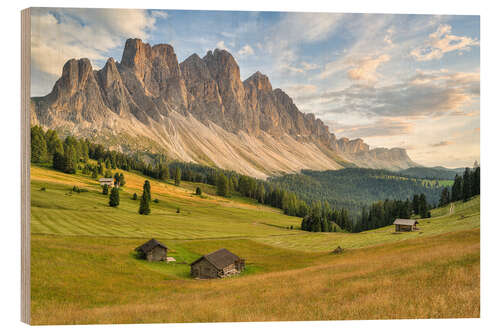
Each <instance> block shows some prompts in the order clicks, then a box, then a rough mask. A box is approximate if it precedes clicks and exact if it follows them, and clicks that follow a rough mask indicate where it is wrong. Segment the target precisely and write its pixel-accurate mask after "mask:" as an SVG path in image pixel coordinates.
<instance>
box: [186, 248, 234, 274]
mask: <svg viewBox="0 0 500 333" xmlns="http://www.w3.org/2000/svg"><path fill="white" fill-rule="evenodd" d="M202 259H206V260H207V261H208V262H209V263H211V264H212V265H214V266H215V267H216V268H217V269H223V268H224V267H226V266H228V265H231V264H234V262H235V261H238V260H240V257H238V256H237V255H236V254H234V253H232V252H230V251H228V250H226V249H219V250H217V251H215V252H212V253H209V254H205V255H204V256H203V257H201V258H199V259H198V260H196V261H194V262H193V263H192V264H191V265H194V264H196V263H197V262H198V261H200V260H202Z"/></svg>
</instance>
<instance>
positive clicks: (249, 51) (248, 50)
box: [238, 44, 255, 57]
mask: <svg viewBox="0 0 500 333" xmlns="http://www.w3.org/2000/svg"><path fill="white" fill-rule="evenodd" d="M238 54H239V55H240V56H243V57H244V56H248V55H253V54H255V52H254V50H253V48H252V47H251V46H250V45H248V44H246V45H244V46H243V47H242V48H241V49H240V50H239V51H238Z"/></svg>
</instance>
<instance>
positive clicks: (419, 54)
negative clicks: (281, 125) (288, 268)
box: [31, 8, 480, 168]
mask: <svg viewBox="0 0 500 333" xmlns="http://www.w3.org/2000/svg"><path fill="white" fill-rule="evenodd" d="M479 26H480V24H479V16H457V15H445V16H443V15H401V14H398V15H391V14H339V13H296V12H234V11H179V10H126V9H54V8H37V9H34V10H33V11H32V46H31V52H32V54H31V64H32V69H31V71H32V78H31V79H32V92H31V93H32V96H42V95H46V94H48V93H49V92H50V91H51V89H52V87H53V85H54V83H55V81H56V80H57V79H58V77H59V76H60V75H61V71H62V67H63V65H64V63H65V62H66V61H67V60H68V59H71V58H89V59H90V60H91V62H92V65H93V67H94V68H95V69H98V68H101V67H102V66H103V65H104V64H105V62H106V59H107V58H109V57H113V58H115V59H116V60H117V61H120V60H121V55H122V52H123V47H124V45H125V41H126V40H127V39H128V38H141V39H142V40H143V41H145V42H148V43H150V44H152V45H154V44H159V43H168V44H171V45H172V46H173V47H174V50H175V52H176V54H177V58H178V60H179V62H182V61H183V60H184V59H186V58H187V57H188V56H190V55H191V54H193V53H197V54H198V55H200V56H201V57H203V56H204V55H205V54H206V52H207V51H208V50H214V49H216V48H219V49H226V50H227V51H229V52H230V53H231V54H232V55H233V56H234V58H235V59H236V61H237V62H238V64H239V66H240V72H241V79H242V80H244V79H246V78H247V77H249V76H250V75H252V74H253V73H254V72H256V71H260V72H262V73H264V74H266V75H267V76H268V77H269V79H270V81H271V83H272V85H273V88H281V89H282V90H284V91H285V92H286V93H287V94H288V95H290V96H291V97H292V98H293V100H294V102H295V104H296V105H297V107H298V108H299V109H300V110H301V111H303V112H306V113H313V114H315V115H316V116H317V117H318V118H320V119H322V120H323V121H324V122H325V123H326V124H327V125H328V126H329V128H330V131H331V132H333V133H335V135H336V136H337V137H338V138H340V137H347V138H349V139H354V138H362V139H363V140H364V141H365V142H366V143H367V144H369V145H370V147H371V148H375V147H387V148H393V147H401V148H405V149H406V150H407V152H408V154H409V156H410V157H411V158H412V159H413V160H414V161H415V162H417V163H419V164H422V165H424V166H438V165H440V166H445V167H452V168H455V167H463V166H472V164H473V163H474V161H475V160H477V161H479V138H480V117H479V107H480V101H479V99H480V98H479V95H480V79H479V71H480V70H479V69H480V67H479V58H480V53H479V52H480V31H479Z"/></svg>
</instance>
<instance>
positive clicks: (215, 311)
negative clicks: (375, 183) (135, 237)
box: [32, 229, 480, 324]
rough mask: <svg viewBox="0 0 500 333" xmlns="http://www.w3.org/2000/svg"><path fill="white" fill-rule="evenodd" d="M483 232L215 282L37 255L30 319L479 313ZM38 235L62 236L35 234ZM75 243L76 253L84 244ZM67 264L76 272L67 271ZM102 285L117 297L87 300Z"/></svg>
mask: <svg viewBox="0 0 500 333" xmlns="http://www.w3.org/2000/svg"><path fill="white" fill-rule="evenodd" d="M479 234H480V232H479V229H474V230H469V231H458V232H453V233H448V234H443V235H438V236H432V237H426V238H422V239H413V240H406V241H404V242H397V243H392V244H386V245H380V246H375V247H369V248H363V249H358V250H351V251H347V252H346V253H344V254H342V255H330V256H324V260H322V261H321V262H319V263H318V262H317V261H315V262H314V263H309V265H310V266H307V267H303V268H298V269H294V270H288V271H276V272H266V273H262V274H253V275H246V276H242V277H238V278H231V279H225V280H212V281H194V280H173V281H172V280H170V281H169V280H166V279H165V278H164V277H162V275H161V274H160V273H158V272H154V271H149V270H145V269H143V268H140V267H139V266H134V265H132V264H127V263H126V262H124V263H123V265H116V270H117V271H116V272H115V271H112V268H111V267H110V266H109V265H105V264H99V260H100V258H99V257H94V256H93V255H86V256H83V255H82V257H74V258H68V261H70V260H74V262H65V261H66V260H62V259H59V260H55V261H53V262H51V263H50V264H51V266H50V267H49V266H48V264H49V263H48V262H47V263H44V261H45V260H50V258H44V257H43V256H42V255H40V256H38V257H37V255H36V254H35V258H34V260H35V261H34V266H33V271H34V272H36V273H37V275H36V276H38V281H37V280H35V281H34V288H35V289H34V290H33V291H34V296H35V301H34V303H33V308H32V319H33V320H32V323H33V324H89V323H143V322H216V321H277V320H342V319H398V318H463V317H479V314H480V302H479V298H480V293H479V280H480V279H479V274H480V269H479V268H480V267H479V265H480V264H479V262H480V246H479ZM34 241H35V242H37V241H39V242H40V244H38V246H41V245H43V244H42V243H44V242H47V243H46V244H45V245H47V246H50V244H52V243H57V239H54V240H44V239H42V238H40V239H38V240H37V236H35V240H34ZM49 242H51V243H50V244H49ZM99 246H100V245H99V243H91V244H87V247H89V248H96V250H99V251H100V248H99ZM73 247H74V250H75V251H76V252H75V253H78V252H81V253H84V252H85V251H86V250H83V249H81V248H79V245H78V244H77V243H74V245H73ZM256 250H257V249H256ZM104 255H105V254H104ZM110 255H111V254H110ZM307 255H308V254H307V253H304V256H307ZM37 260H38V261H37ZM79 260H81V261H82V262H81V263H79V262H78V261H79ZM83 260H88V261H90V262H89V263H86V264H88V265H92V263H93V262H92V260H93V261H95V265H94V266H92V267H95V270H96V271H95V272H90V273H87V274H88V276H87V280H86V281H84V280H82V279H80V278H79V277H78V265H79V264H84V263H83ZM103 260H104V259H103ZM284 260H286V259H284ZM54 266H56V267H54ZM71 266H73V267H74V268H73V273H74V274H69V273H68V272H65V271H64V270H69V269H70V267H71ZM57 267H58V268H59V269H55V268H57ZM113 267H115V266H113ZM82 274H83V273H82ZM38 284H40V285H38ZM58 284H59V285H58ZM56 287H57V288H56ZM40 290H44V291H45V292H47V291H52V292H48V293H46V294H43V295H42V294H37V292H39V291H40ZM65 290H68V292H67V294H64V293H65ZM70 291H74V293H71V292H70ZM105 292H109V293H112V295H113V297H108V298H103V299H97V298H96V299H94V301H93V302H92V303H89V299H92V295H103V294H105ZM63 299H64V301H62V300H63Z"/></svg>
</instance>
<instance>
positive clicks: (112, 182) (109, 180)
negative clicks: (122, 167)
mask: <svg viewBox="0 0 500 333" xmlns="http://www.w3.org/2000/svg"><path fill="white" fill-rule="evenodd" d="M99 184H101V186H104V185H108V186H111V187H112V186H115V179H114V178H99Z"/></svg>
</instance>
